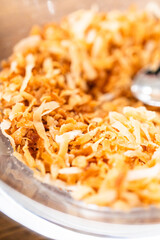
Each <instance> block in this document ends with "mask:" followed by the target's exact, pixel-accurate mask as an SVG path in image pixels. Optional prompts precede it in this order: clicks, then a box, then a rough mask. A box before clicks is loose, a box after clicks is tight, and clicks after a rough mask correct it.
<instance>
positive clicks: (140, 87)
mask: <svg viewBox="0 0 160 240" xmlns="http://www.w3.org/2000/svg"><path fill="white" fill-rule="evenodd" d="M131 91H132V93H133V95H134V96H135V97H136V98H137V99H138V100H140V101H142V102H143V103H145V104H147V105H150V106H154V107H160V66H159V67H158V68H157V69H156V70H150V69H144V70H141V71H140V72H139V73H137V75H136V76H135V77H134V79H133V82H132V85H131Z"/></svg>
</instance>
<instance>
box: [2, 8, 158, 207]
mask: <svg viewBox="0 0 160 240" xmlns="http://www.w3.org/2000/svg"><path fill="white" fill-rule="evenodd" d="M159 61H160V19H159V18H158V17H157V16H155V15H154V14H151V13H149V12H147V11H146V12H145V11H144V12H142V11H141V12H140V11H137V10H134V9H131V10H128V11H127V12H125V13H121V12H117V11H113V12H109V13H100V12H96V11H94V10H89V11H86V10H80V11H78V12H75V13H72V14H70V15H69V16H67V17H65V19H64V20H63V21H61V23H59V24H55V23H51V24H48V25H46V26H44V27H43V28H39V27H33V29H32V31H31V34H30V36H29V37H27V38H25V39H23V40H21V41H20V42H19V43H18V44H17V45H16V46H15V47H14V51H13V54H12V55H11V56H10V58H9V59H8V60H7V61H5V62H3V69H2V71H1V73H0V82H1V85H0V99H1V104H0V107H1V109H2V114H1V130H2V132H3V134H4V135H5V136H6V137H8V138H9V139H10V142H11V144H12V146H13V148H14V155H15V156H16V157H17V158H18V159H20V160H21V161H23V162H25V163H26V164H27V165H28V166H29V167H30V168H31V169H33V170H34V173H35V176H36V177H39V178H41V179H43V181H44V182H47V183H52V184H55V185H56V186H58V187H61V188H65V189H67V190H68V191H71V194H72V196H73V197H74V198H75V199H78V200H84V201H85V202H86V203H89V204H90V203H91V204H97V205H100V206H110V207H112V208H114V209H129V208H132V207H136V206H146V205H149V204H156V205H159V204H160V118H159V113H158V111H149V110H147V109H146V108H145V107H144V106H142V105H143V104H142V103H141V102H138V101H137V100H135V99H134V98H133V97H132V95H131V93H130V84H131V79H132V77H133V76H134V75H135V74H136V73H137V71H138V70H139V69H141V68H143V67H145V66H147V65H152V66H153V67H154V66H156V65H157V64H158V62H159Z"/></svg>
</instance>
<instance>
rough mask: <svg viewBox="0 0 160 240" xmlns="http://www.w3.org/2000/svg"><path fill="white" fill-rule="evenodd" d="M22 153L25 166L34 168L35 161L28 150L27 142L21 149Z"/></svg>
mask: <svg viewBox="0 0 160 240" xmlns="http://www.w3.org/2000/svg"><path fill="white" fill-rule="evenodd" d="M23 151H24V157H25V160H26V162H27V165H28V166H30V167H32V168H33V167H34V166H35V161H34V158H33V157H32V156H31V154H30V152H29V150H28V141H26V143H25V146H24V147H23Z"/></svg>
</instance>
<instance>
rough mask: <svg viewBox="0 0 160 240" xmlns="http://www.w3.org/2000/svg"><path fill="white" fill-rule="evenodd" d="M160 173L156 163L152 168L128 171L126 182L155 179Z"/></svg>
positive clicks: (159, 165) (159, 166)
mask: <svg viewBox="0 0 160 240" xmlns="http://www.w3.org/2000/svg"><path fill="white" fill-rule="evenodd" d="M159 172H160V164H159V163H157V164H156V165H155V166H154V167H151V168H145V169H139V170H130V171H129V172H128V175H127V180H128V181H137V180H140V179H143V178H147V179H148V178H155V177H157V175H158V174H159Z"/></svg>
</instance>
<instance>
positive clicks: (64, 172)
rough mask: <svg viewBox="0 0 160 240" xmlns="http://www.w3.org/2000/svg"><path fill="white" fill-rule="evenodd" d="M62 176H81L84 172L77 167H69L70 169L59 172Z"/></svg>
mask: <svg viewBox="0 0 160 240" xmlns="http://www.w3.org/2000/svg"><path fill="white" fill-rule="evenodd" d="M58 172H59V173H60V174H79V173H81V172H82V170H81V169H80V168H77V167H69V168H62V169H59V171H58Z"/></svg>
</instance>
